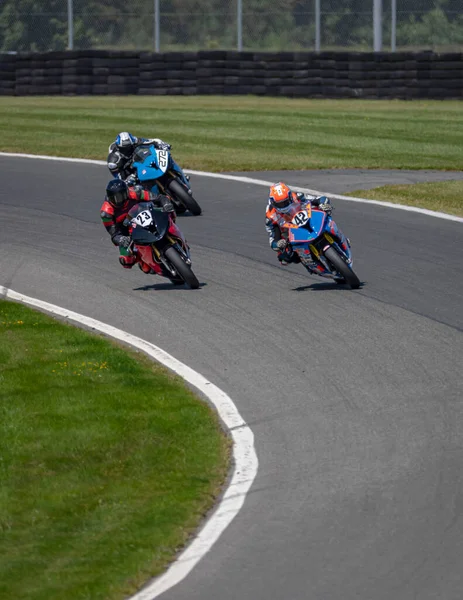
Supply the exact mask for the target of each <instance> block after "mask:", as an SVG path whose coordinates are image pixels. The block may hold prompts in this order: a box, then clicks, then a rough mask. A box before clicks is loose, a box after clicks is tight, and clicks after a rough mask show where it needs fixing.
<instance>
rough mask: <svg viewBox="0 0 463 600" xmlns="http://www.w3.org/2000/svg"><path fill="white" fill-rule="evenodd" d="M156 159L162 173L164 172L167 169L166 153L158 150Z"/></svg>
mask: <svg viewBox="0 0 463 600" xmlns="http://www.w3.org/2000/svg"><path fill="white" fill-rule="evenodd" d="M158 159H159V166H160V167H161V169H162V170H163V171H165V170H166V169H167V162H168V158H167V152H166V151H165V150H158Z"/></svg>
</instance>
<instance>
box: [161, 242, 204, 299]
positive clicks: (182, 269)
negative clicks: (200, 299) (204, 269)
mask: <svg viewBox="0 0 463 600" xmlns="http://www.w3.org/2000/svg"><path fill="white" fill-rule="evenodd" d="M164 256H165V257H166V258H167V260H168V261H169V262H170V263H171V264H172V266H173V267H174V268H175V270H176V271H177V273H178V274H179V275H180V277H181V278H182V279H183V280H184V281H185V283H186V284H187V285H188V286H189V287H190V288H191V289H192V290H197V289H198V288H199V281H198V279H197V278H196V275H195V274H194V273H193V271H192V270H191V267H190V265H187V264H186V262H185V261H184V260H183V258H182V257H181V256H180V254H179V253H178V252H177V250H176V249H175V248H174V247H173V246H170V247H169V248H167V250H166V251H165V252H164Z"/></svg>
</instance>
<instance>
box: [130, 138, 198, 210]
mask: <svg viewBox="0 0 463 600" xmlns="http://www.w3.org/2000/svg"><path fill="white" fill-rule="evenodd" d="M130 168H131V170H132V171H133V173H134V176H135V177H136V180H137V181H138V182H139V183H140V184H141V185H142V186H143V187H144V188H145V189H146V190H148V191H150V192H154V193H156V194H159V193H162V194H166V195H168V196H170V198H171V199H172V202H173V204H174V206H175V211H176V212H177V213H178V214H181V213H184V212H185V211H186V210H189V211H190V212H191V214H193V215H200V214H201V207H200V206H199V204H198V203H197V202H196V200H195V199H194V198H193V193H192V191H191V187H190V183H189V180H188V177H187V176H186V175H185V174H184V173H183V171H182V169H181V167H180V166H179V165H178V164H177V163H176V162H175V160H174V159H173V158H172V155H171V153H170V151H169V150H168V149H167V148H163V149H158V148H156V147H155V146H154V144H143V145H141V146H139V147H138V148H137V149H136V151H135V153H134V156H133V158H132V161H131V165H130Z"/></svg>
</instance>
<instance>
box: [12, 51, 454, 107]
mask: <svg viewBox="0 0 463 600" xmlns="http://www.w3.org/2000/svg"><path fill="white" fill-rule="evenodd" d="M127 94H135V95H167V94H169V95H171V94H177V95H196V94H201V95H206V94H215V95H232V94H240V95H246V94H255V95H262V96H286V97H298V98H375V99H380V98H387V99H391V98H398V99H414V98H433V99H443V98H448V99H450V98H453V99H461V98H463V54H461V53H453V54H434V53H432V52H422V53H413V52H407V53H405V52H400V53H399V52H398V53H393V54H392V53H353V52H321V53H313V52H236V51H221V50H214V51H202V52H167V53H162V54H155V53H147V52H128V51H124V52H122V51H121V52H116V51H67V52H48V53H40V54H38V53H37V54H36V53H30V54H29V53H28V54H0V95H3V96H29V95H68V96H70V95H127Z"/></svg>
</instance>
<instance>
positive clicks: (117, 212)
mask: <svg viewBox="0 0 463 600" xmlns="http://www.w3.org/2000/svg"><path fill="white" fill-rule="evenodd" d="M128 191H129V199H128V201H127V202H126V203H125V205H124V206H121V207H114V206H113V205H112V204H110V203H109V202H108V200H106V199H105V200H104V202H103V204H102V206H101V209H100V217H101V220H102V221H103V225H104V227H105V229H106V231H107V232H108V233H109V235H110V236H111V241H112V243H113V244H114V245H115V246H119V253H120V256H119V262H120V263H121V265H122V266H123V267H125V268H127V269H130V268H131V267H133V265H134V264H136V263H137V262H139V258H138V256H137V255H136V254H132V253H131V252H130V251H129V250H128V249H127V248H126V247H124V246H122V245H121V238H124V237H126V236H128V235H129V228H128V226H127V224H126V223H124V221H125V220H126V217H127V214H128V212H129V210H130V209H131V208H133V207H134V206H135V204H138V202H143V201H145V202H147V201H150V202H153V204H154V205H155V206H158V207H161V208H163V209H164V210H166V211H168V212H174V209H173V206H172V203H171V201H170V200H169V198H168V197H167V196H164V195H158V194H153V193H152V192H149V191H147V190H144V189H143V188H142V187H141V186H133V187H129V188H128ZM174 219H175V213H174Z"/></svg>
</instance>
